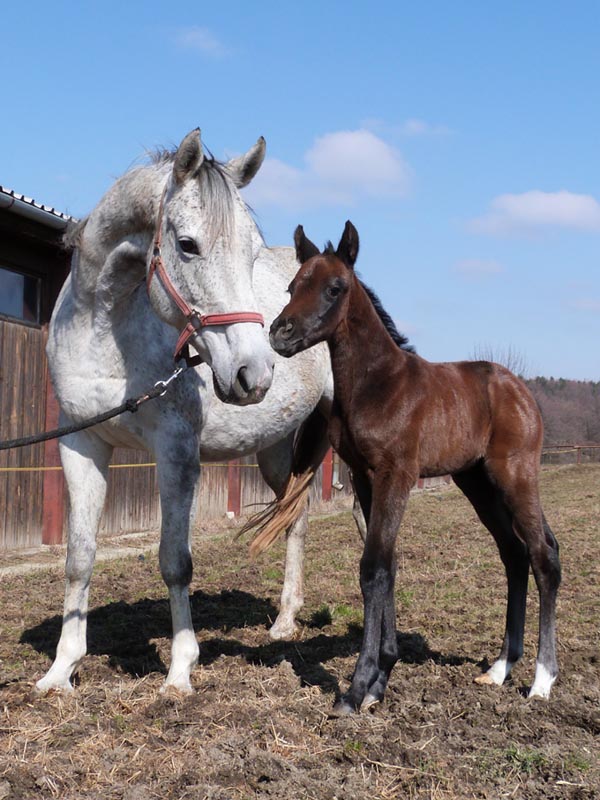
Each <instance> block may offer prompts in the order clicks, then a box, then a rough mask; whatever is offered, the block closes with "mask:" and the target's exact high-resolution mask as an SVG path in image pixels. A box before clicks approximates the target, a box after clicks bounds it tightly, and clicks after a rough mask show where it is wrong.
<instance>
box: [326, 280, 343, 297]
mask: <svg viewBox="0 0 600 800" xmlns="http://www.w3.org/2000/svg"><path fill="white" fill-rule="evenodd" d="M341 291H342V287H341V286H338V284H337V283H334V284H333V286H328V287H327V296H328V297H330V298H331V299H332V300H335V298H336V297H338V296H339V294H340V292H341Z"/></svg>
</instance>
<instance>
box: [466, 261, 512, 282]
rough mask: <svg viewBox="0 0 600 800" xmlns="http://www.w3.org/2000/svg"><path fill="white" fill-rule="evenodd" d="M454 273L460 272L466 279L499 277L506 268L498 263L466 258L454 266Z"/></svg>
mask: <svg viewBox="0 0 600 800" xmlns="http://www.w3.org/2000/svg"><path fill="white" fill-rule="evenodd" d="M454 271H455V272H459V273H460V274H461V275H463V276H464V277H465V278H475V279H480V278H488V277H490V276H492V275H499V274H500V273H501V272H504V267H503V266H502V265H501V264H498V262H497V261H490V260H486V259H481V258H465V259H463V260H462V261H458V262H457V263H456V264H455V265H454Z"/></svg>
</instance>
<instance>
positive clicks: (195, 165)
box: [173, 128, 204, 184]
mask: <svg viewBox="0 0 600 800" xmlns="http://www.w3.org/2000/svg"><path fill="white" fill-rule="evenodd" d="M203 161H204V153H203V152H202V142H201V141H200V128H195V129H194V130H193V131H190V132H189V133H188V135H187V136H186V137H185V139H184V140H183V141H182V142H181V144H180V145H179V147H178V148H177V152H176V153H175V160H174V161H173V177H174V178H175V182H176V183H178V184H181V183H183V182H184V181H185V179H186V178H187V177H188V176H189V175H193V174H194V172H196V171H197V170H198V169H199V168H200V165H201V164H202V162H203Z"/></svg>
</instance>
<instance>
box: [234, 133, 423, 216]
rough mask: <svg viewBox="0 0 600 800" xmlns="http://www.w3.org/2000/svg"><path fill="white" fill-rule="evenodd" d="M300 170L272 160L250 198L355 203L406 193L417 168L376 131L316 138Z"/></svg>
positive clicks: (301, 204) (294, 204)
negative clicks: (370, 198)
mask: <svg viewBox="0 0 600 800" xmlns="http://www.w3.org/2000/svg"><path fill="white" fill-rule="evenodd" d="M304 161H305V167H304V168H303V169H298V168H297V167H292V166H290V165H289V164H286V163H284V162H283V161H279V160H277V159H266V161H265V163H264V164H263V166H262V168H261V170H260V172H259V174H258V175H257V177H256V178H255V179H254V181H253V183H252V184H251V186H250V187H249V189H248V190H247V192H246V196H247V197H248V200H249V202H250V203H251V204H252V205H254V206H256V207H258V206H261V205H283V206H286V207H288V208H294V209H300V208H307V207H319V206H328V205H354V204H355V203H356V202H358V200H359V199H360V198H361V197H363V196H370V197H393V196H403V195H405V194H406V193H407V192H408V190H409V186H410V182H411V175H412V171H411V169H410V167H409V166H408V164H407V163H406V162H405V161H404V159H403V158H402V155H401V154H400V153H399V152H398V151H397V150H396V149H395V148H393V147H392V146H391V145H389V144H387V142H385V141H384V140H383V139H381V138H380V137H378V136H376V135H375V134H374V133H372V132H371V131H368V130H365V129H360V130H356V131H336V132H334V133H328V134H325V135H324V136H320V137H318V138H317V139H315V141H314V143H313V145H312V146H311V147H310V149H309V150H308V151H307V152H306V153H305V155H304Z"/></svg>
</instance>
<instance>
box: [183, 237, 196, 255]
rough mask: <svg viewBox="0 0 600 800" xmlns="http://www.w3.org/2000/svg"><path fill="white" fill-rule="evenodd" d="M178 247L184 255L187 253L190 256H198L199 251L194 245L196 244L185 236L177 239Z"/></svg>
mask: <svg viewBox="0 0 600 800" xmlns="http://www.w3.org/2000/svg"><path fill="white" fill-rule="evenodd" d="M179 247H181V249H182V250H183V252H184V253H187V254H188V255H190V256H192V255H193V256H198V255H200V250H199V249H198V245H197V244H196V242H195V241H194V240H193V239H190V238H189V237H187V236H184V237H183V238H182V239H179Z"/></svg>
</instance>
